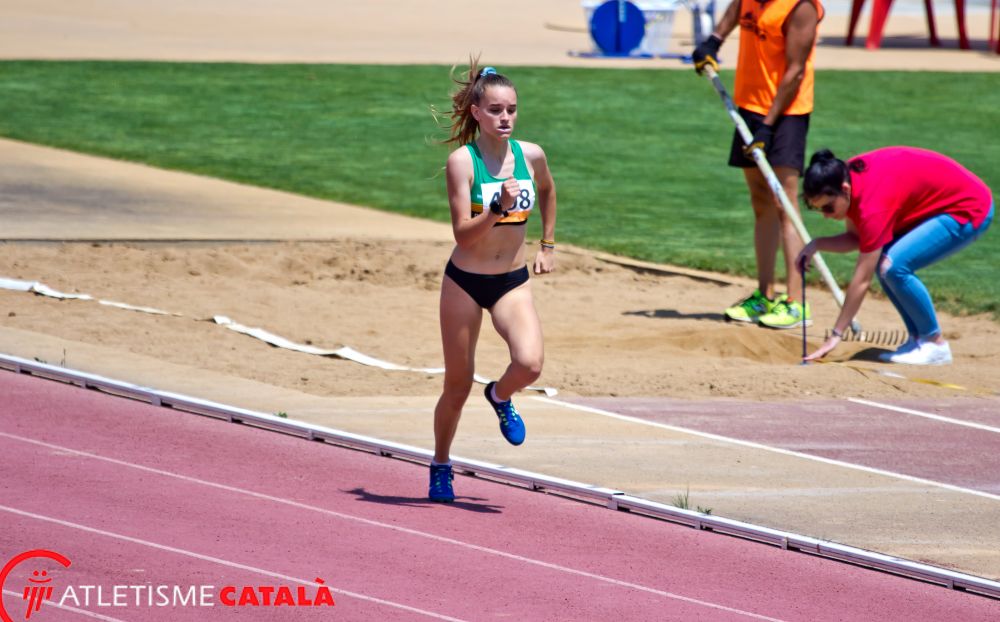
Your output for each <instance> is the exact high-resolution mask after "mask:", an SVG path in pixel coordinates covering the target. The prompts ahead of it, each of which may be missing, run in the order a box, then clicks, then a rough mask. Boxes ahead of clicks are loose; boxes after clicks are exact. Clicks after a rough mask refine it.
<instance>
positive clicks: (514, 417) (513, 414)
mask: <svg viewBox="0 0 1000 622" xmlns="http://www.w3.org/2000/svg"><path fill="white" fill-rule="evenodd" d="M495 384H496V383H495V382H491V383H489V384H488V385H486V391H485V393H486V401H487V402H489V403H490V406H492V407H493V410H495V411H496V413H497V417H499V418H500V433H501V434H503V437H504V438H505V439H507V442H508V443H510V444H511V445H520V444H521V443H523V442H524V421H521V415H519V414H517V409H516V408H514V403H513V402H512V401H511V400H507V401H506V402H495V401H493V397H492V396H493V385H495Z"/></svg>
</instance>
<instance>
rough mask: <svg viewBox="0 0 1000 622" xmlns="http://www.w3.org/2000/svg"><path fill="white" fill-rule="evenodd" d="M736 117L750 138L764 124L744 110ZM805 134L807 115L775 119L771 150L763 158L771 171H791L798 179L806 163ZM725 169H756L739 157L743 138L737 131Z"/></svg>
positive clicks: (754, 114) (807, 126) (748, 159)
mask: <svg viewBox="0 0 1000 622" xmlns="http://www.w3.org/2000/svg"><path fill="white" fill-rule="evenodd" d="M739 112H740V116H741V117H743V120H744V121H746V123H747V127H748V128H749V129H750V133H751V134H753V133H754V132H756V131H757V128H759V127H760V126H761V123H762V122H763V121H764V115H762V114H757V113H756V112H751V111H749V110H746V109H745V108H740V109H739ZM808 133H809V115H808V114H792V115H786V116H783V117H779V118H778V122H777V123H775V124H774V137H773V138H772V139H771V147H770V149H768V150H767V153H765V154H764V155H766V156H767V161H768V163H769V164H770V165H771V168H776V167H778V166H782V167H785V168H792V169H795V170H797V171H798V172H799V175H802V174H803V172H804V171H805V163H806V134H808ZM729 166H735V167H739V168H753V167H755V166H757V163H756V162H754V161H753V160H752V159H751V158H748V157H746V156H745V155H743V138H742V137H741V136H740V133H739V131H736V132H734V133H733V146H732V149H731V150H730V152H729Z"/></svg>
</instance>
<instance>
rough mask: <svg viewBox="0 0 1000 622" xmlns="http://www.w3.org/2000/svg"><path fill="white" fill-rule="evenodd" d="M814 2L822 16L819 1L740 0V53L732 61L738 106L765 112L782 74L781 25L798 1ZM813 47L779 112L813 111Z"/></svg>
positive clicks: (783, 63) (782, 36)
mask: <svg viewBox="0 0 1000 622" xmlns="http://www.w3.org/2000/svg"><path fill="white" fill-rule="evenodd" d="M804 1H811V2H812V3H813V4H814V5H816V10H817V11H818V12H819V19H821V20H822V19H823V5H822V4H821V3H820V0H764V1H763V2H761V1H760V0H742V2H741V3H740V55H739V59H738V60H737V62H736V84H735V88H734V89H733V101H734V102H736V105H737V106H739V107H740V108H746V109H747V110H751V111H753V112H756V113H759V114H767V112H768V110H770V109H771V103H772V102H773V101H774V96H775V95H777V93H778V83H779V82H780V81H781V76H782V75H783V74H784V73H785V33H784V32H782V27H783V26H784V24H785V20H786V19H788V15H789V14H790V13H791V12H792V10H793V9H794V8H795V7H797V6H798V5H799V2H804ZM815 54H816V46H815V43H814V44H813V48H812V49H811V50H810V51H809V58H808V59H807V60H806V68H805V77H804V78H803V80H802V84H801V85H800V86H799V92H798V94H797V95H796V96H795V99H794V100H792V103H791V104H790V105H789V106H788V108H786V109H785V111H784V112H783V113H782V114H808V113H810V112H812V110H813V57H814V56H815Z"/></svg>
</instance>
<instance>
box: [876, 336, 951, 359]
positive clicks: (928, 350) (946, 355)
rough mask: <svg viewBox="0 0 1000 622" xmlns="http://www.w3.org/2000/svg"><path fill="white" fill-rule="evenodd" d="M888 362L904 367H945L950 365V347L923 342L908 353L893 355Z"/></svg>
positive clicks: (943, 344)
mask: <svg viewBox="0 0 1000 622" xmlns="http://www.w3.org/2000/svg"><path fill="white" fill-rule="evenodd" d="M889 360H890V361H892V362H893V363H903V364H906V365H947V364H948V363H951V347H950V346H949V345H948V343H947V342H945V343H942V344H940V345H939V344H936V343H934V342H933V341H923V342H921V343H920V345H919V346H917V347H916V348H914V349H912V350H910V351H909V352H904V353H902V354H893V355H892V357H891V358H890V359H889Z"/></svg>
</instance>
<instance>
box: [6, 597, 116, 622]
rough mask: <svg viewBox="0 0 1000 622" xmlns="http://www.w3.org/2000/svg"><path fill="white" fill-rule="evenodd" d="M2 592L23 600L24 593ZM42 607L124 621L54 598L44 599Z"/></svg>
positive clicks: (107, 621) (100, 618)
mask: <svg viewBox="0 0 1000 622" xmlns="http://www.w3.org/2000/svg"><path fill="white" fill-rule="evenodd" d="M3 593H4V594H9V595H11V596H17V597H18V598H20V599H22V600H24V595H23V594H18V593H17V592H15V591H13V590H4V591H3ZM43 607H45V608H46V609H47V608H49V607H55V608H56V609H63V610H65V611H69V612H72V613H77V614H80V615H82V616H86V617H88V618H94V619H95V620H104V622H125V620H119V619H118V618H109V617H108V616H102V615H101V614H99V613H94V612H93V611H87V610H86V609H77V608H76V607H70V606H69V605H63V604H60V603H57V602H56V601H54V600H47V601H45V604H44V605H43Z"/></svg>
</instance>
